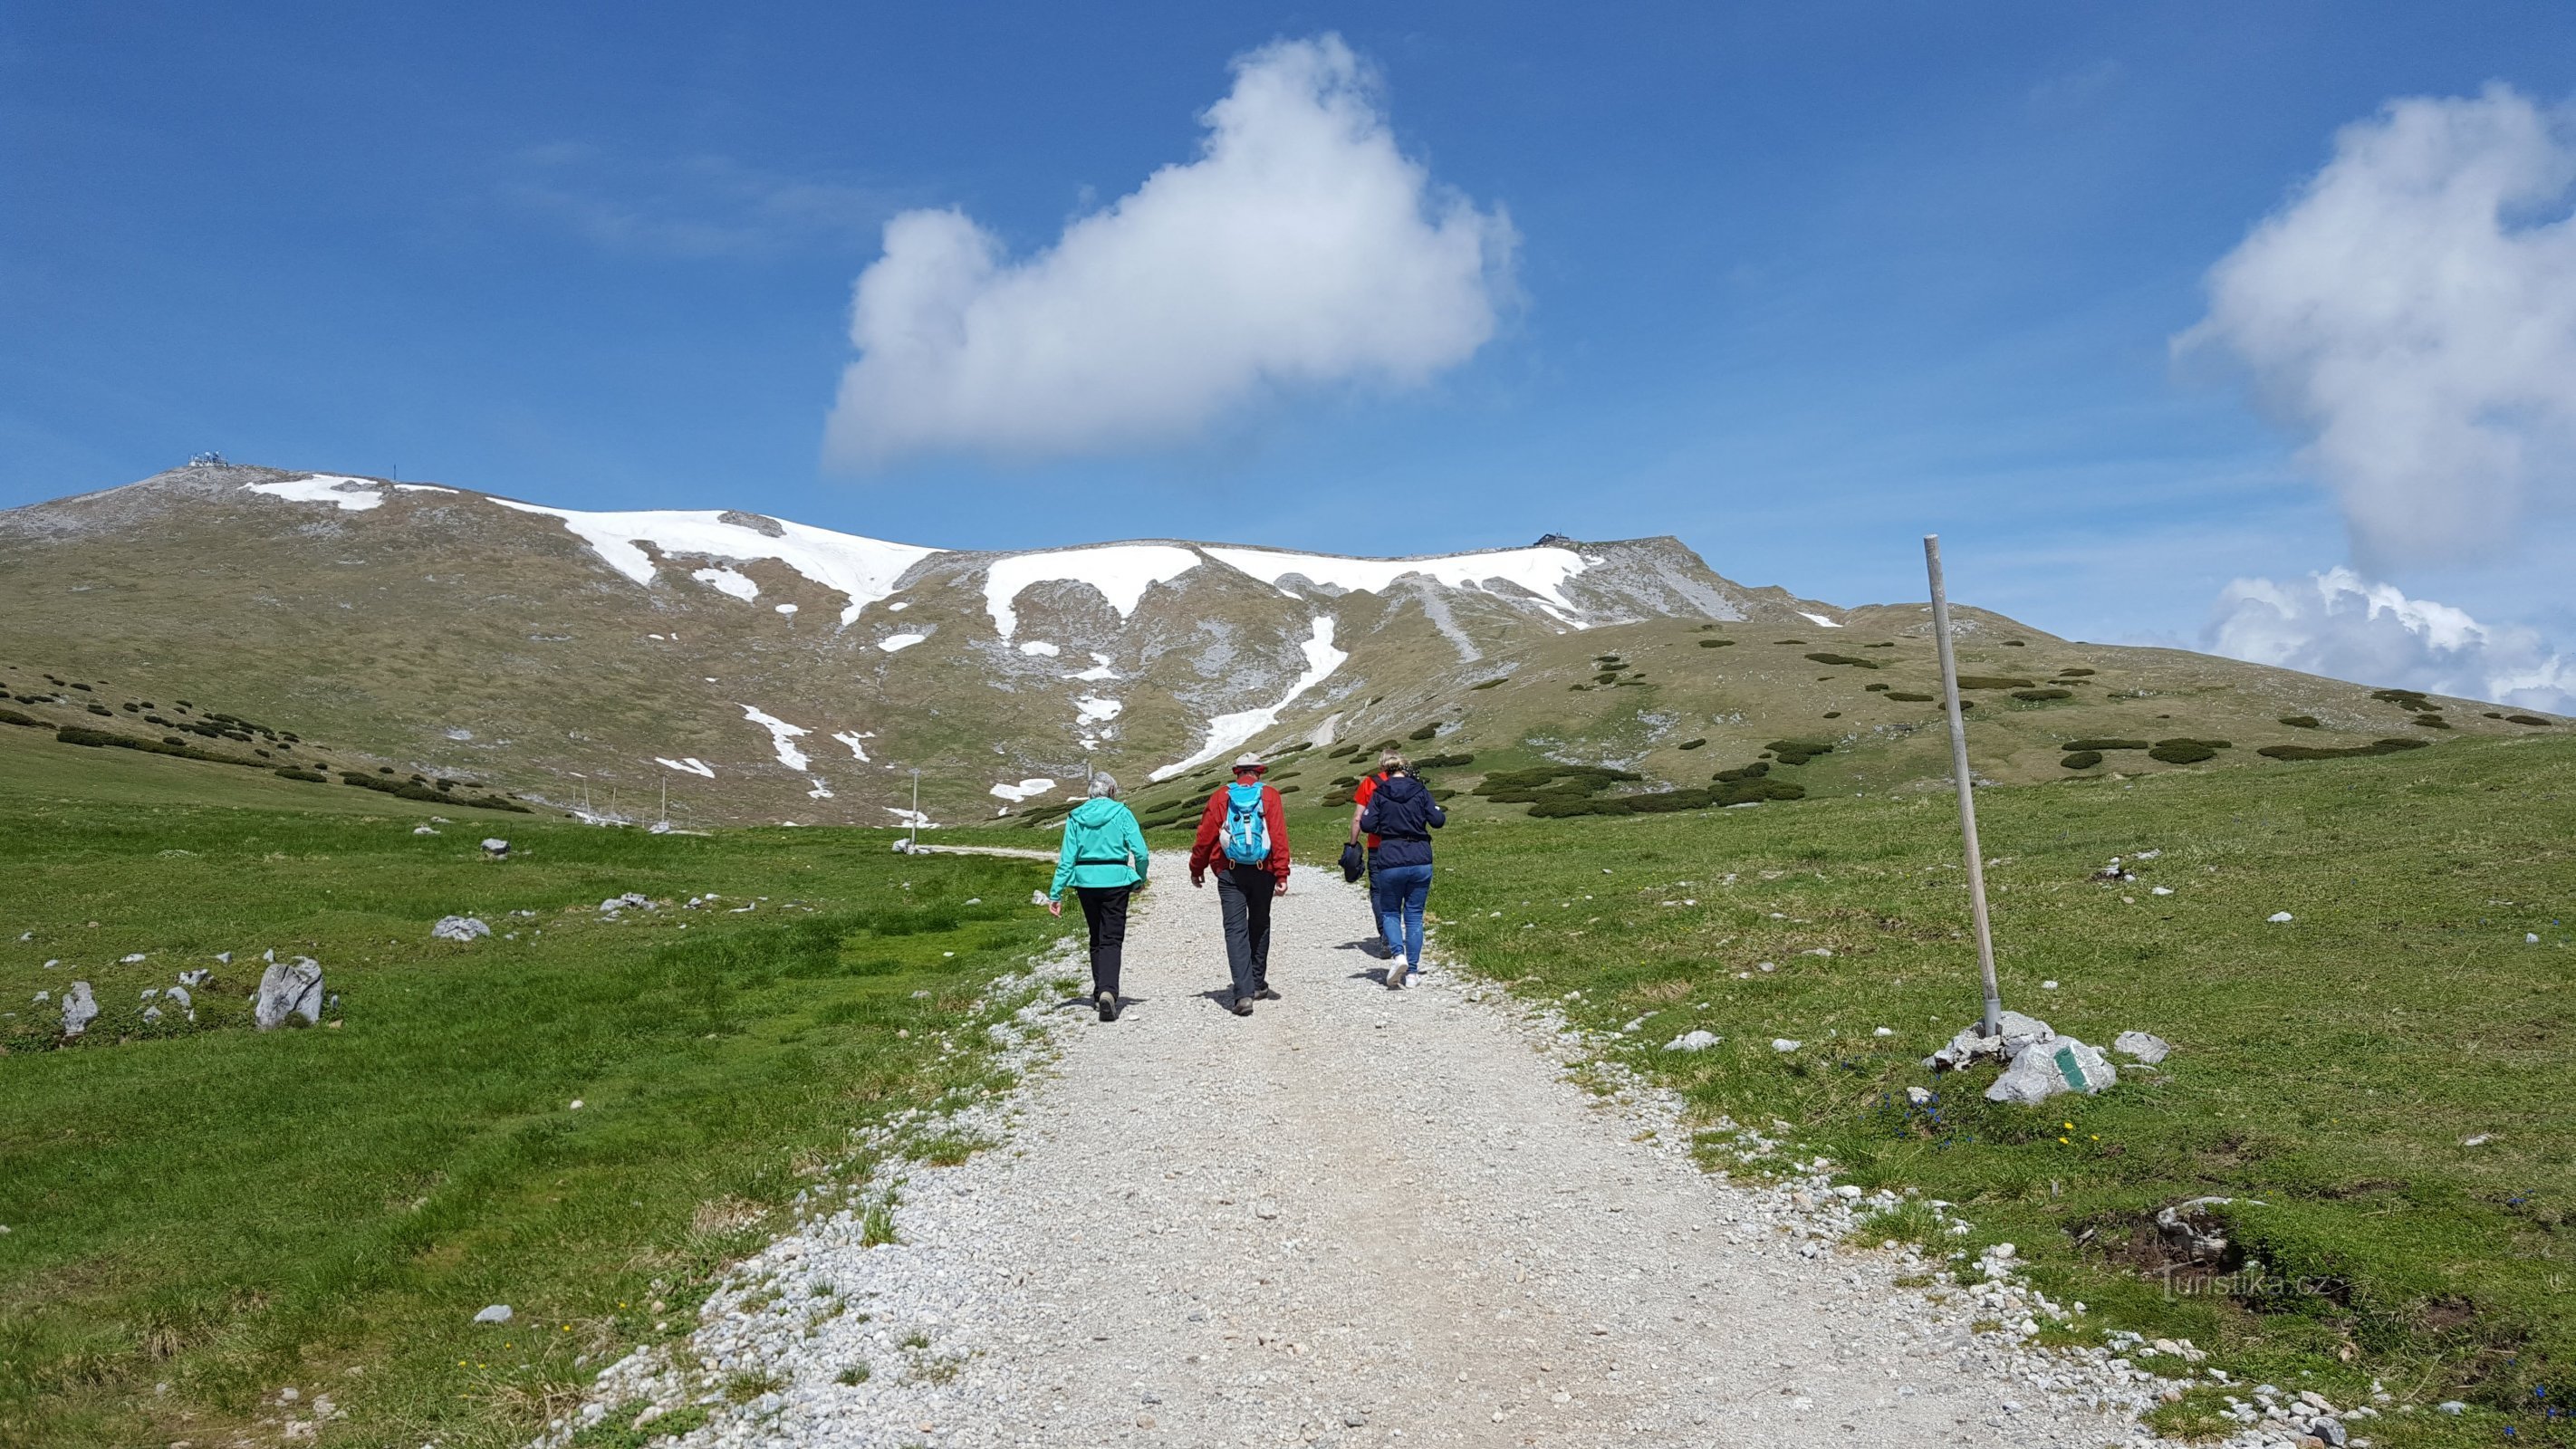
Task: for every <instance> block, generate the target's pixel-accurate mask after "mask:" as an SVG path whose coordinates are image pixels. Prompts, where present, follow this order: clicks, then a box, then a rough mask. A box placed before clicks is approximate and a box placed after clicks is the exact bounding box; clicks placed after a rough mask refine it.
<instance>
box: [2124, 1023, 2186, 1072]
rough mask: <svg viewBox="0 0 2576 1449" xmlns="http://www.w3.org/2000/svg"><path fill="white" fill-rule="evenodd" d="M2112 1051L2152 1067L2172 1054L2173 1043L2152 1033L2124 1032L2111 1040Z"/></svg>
mask: <svg viewBox="0 0 2576 1449" xmlns="http://www.w3.org/2000/svg"><path fill="white" fill-rule="evenodd" d="M2111 1050H2113V1051H2116V1052H2126V1053H2127V1054H2129V1055H2130V1056H2133V1057H2136V1058H2137V1059H2138V1060H2139V1061H2141V1062H2144V1063H2146V1064H2147V1065H2148V1066H2151V1067H2152V1066H2154V1065H2155V1064H2156V1063H2158V1062H2160V1061H2163V1060H2164V1059H2165V1058H2166V1056H2168V1055H2169V1054H2171V1053H2172V1051H2173V1043H2171V1042H2169V1041H2166V1040H2165V1039H2164V1038H2163V1037H2160V1036H2157V1035H2155V1034H2154V1033H2152V1032H2144V1031H2124V1032H2122V1033H2120V1034H2119V1035H2118V1036H2115V1037H2113V1038H2111Z"/></svg>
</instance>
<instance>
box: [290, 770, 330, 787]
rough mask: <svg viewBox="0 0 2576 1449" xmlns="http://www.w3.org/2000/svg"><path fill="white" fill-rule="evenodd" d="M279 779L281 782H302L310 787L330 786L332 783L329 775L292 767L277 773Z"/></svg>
mask: <svg viewBox="0 0 2576 1449" xmlns="http://www.w3.org/2000/svg"><path fill="white" fill-rule="evenodd" d="M277 778H279V779H281V780H301V781H303V782H304V783H305V784H308V785H328V784H330V783H331V777H330V776H328V775H323V774H317V773H316V772H314V771H312V770H299V769H296V768H295V767H294V766H292V765H289V766H286V767H285V768H282V769H280V770H279V771H278V772H277Z"/></svg>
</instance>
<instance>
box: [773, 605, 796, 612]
mask: <svg viewBox="0 0 2576 1449" xmlns="http://www.w3.org/2000/svg"><path fill="white" fill-rule="evenodd" d="M776 607H777V609H778V612H780V613H782V614H793V613H795V612H796V606H795V605H794V604H780V605H777V606H776Z"/></svg>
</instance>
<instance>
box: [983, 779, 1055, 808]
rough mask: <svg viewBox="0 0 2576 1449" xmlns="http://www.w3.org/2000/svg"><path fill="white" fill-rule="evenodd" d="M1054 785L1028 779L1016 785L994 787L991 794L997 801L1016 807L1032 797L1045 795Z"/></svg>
mask: <svg viewBox="0 0 2576 1449" xmlns="http://www.w3.org/2000/svg"><path fill="white" fill-rule="evenodd" d="M1056 784H1057V782H1056V781H1054V780H1042V779H1029V780H1022V781H1021V782H1020V783H1018V784H1016V785H1008V784H1004V785H996V786H994V787H993V791H992V793H993V794H994V796H995V797H997V798H999V799H1003V800H1008V801H1010V802H1011V803H1012V804H1014V805H1017V804H1018V803H1020V802H1021V801H1023V800H1026V799H1029V798H1030V797H1032V796H1036V795H1043V794H1045V793H1046V792H1048V791H1049V790H1052V789H1054V788H1055V787H1056Z"/></svg>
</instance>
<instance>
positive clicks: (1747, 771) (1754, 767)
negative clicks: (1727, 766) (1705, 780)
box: [1715, 760, 1771, 784]
mask: <svg viewBox="0 0 2576 1449" xmlns="http://www.w3.org/2000/svg"><path fill="white" fill-rule="evenodd" d="M1770 773H1771V762H1770V761H1768V760H1756V761H1754V762H1753V763H1752V764H1749V765H1742V766H1738V767H1737V768H1735V769H1732V770H1720V771H1718V772H1717V775H1716V776H1715V778H1716V779H1717V781H1718V782H1719V783H1720V784H1726V783H1731V782H1733V781H1736V780H1759V779H1761V778H1762V777H1763V776H1765V775H1768V774H1770Z"/></svg>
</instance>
